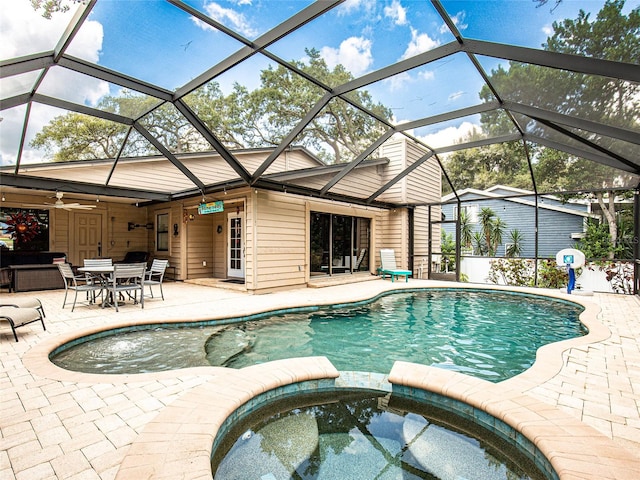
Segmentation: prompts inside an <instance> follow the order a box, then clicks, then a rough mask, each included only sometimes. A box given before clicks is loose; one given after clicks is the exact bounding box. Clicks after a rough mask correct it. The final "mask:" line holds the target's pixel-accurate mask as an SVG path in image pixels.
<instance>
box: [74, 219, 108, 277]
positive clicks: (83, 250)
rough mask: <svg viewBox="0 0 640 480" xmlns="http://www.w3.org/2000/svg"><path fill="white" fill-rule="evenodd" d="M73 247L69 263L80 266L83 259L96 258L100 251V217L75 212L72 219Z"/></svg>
mask: <svg viewBox="0 0 640 480" xmlns="http://www.w3.org/2000/svg"><path fill="white" fill-rule="evenodd" d="M73 224H74V236H75V245H74V246H73V247H74V248H73V252H74V253H73V254H72V255H71V257H72V258H71V259H70V261H71V262H72V263H73V264H74V265H82V262H83V261H84V259H85V258H98V257H101V256H102V255H103V253H104V252H103V250H102V215H101V214H100V213H80V212H76V213H75V214H74V218H73Z"/></svg>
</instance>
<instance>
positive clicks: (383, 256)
mask: <svg viewBox="0 0 640 480" xmlns="http://www.w3.org/2000/svg"><path fill="white" fill-rule="evenodd" d="M379 272H380V275H381V276H382V278H383V279H384V278H386V276H387V275H389V276H390V277H391V281H392V282H393V281H394V280H395V279H396V278H397V277H402V276H404V277H405V281H406V282H408V281H409V277H410V276H412V275H413V272H411V270H403V269H401V268H398V267H397V266H396V253H395V252H394V251H393V249H391V248H382V249H380V270H379Z"/></svg>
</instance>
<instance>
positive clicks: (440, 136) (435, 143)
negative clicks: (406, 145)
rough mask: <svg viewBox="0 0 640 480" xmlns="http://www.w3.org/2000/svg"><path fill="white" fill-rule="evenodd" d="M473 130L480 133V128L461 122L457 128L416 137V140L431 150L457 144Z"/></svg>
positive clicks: (444, 129) (448, 128) (447, 128)
mask: <svg viewBox="0 0 640 480" xmlns="http://www.w3.org/2000/svg"><path fill="white" fill-rule="evenodd" d="M474 130H475V131H480V130H481V127H480V126H479V125H476V124H474V123H471V122H462V123H461V124H460V125H459V126H457V127H446V128H443V129H442V130H439V131H437V132H435V133H429V134H427V135H424V136H418V137H417V138H419V139H420V140H422V141H423V142H424V143H426V144H427V145H429V146H430V147H431V148H441V147H446V146H449V145H454V144H456V143H458V142H459V141H460V140H461V139H463V138H466V137H468V136H469V134H470V133H472V132H473V131H474Z"/></svg>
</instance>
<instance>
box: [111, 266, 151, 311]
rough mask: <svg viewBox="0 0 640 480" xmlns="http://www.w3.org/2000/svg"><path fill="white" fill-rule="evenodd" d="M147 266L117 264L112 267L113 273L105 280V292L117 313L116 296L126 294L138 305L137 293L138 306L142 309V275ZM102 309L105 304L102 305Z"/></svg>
mask: <svg viewBox="0 0 640 480" xmlns="http://www.w3.org/2000/svg"><path fill="white" fill-rule="evenodd" d="M146 268H147V265H146V264H145V263H117V264H115V265H114V266H113V273H112V274H111V276H110V277H109V278H108V280H107V285H106V287H107V292H108V295H109V297H110V298H111V300H112V301H113V305H114V306H115V307H116V312H117V311H118V296H119V295H123V294H125V293H126V294H127V295H128V296H129V298H132V299H133V301H134V304H136V303H138V291H139V292H140V302H139V303H140V304H141V305H142V308H144V274H145V271H146ZM102 306H103V307H104V306H105V304H104V303H103V304H102Z"/></svg>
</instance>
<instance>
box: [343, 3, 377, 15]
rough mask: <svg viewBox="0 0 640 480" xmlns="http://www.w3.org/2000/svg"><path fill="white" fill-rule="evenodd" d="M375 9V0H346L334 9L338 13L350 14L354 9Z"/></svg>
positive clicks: (365, 10) (368, 10) (366, 10)
mask: <svg viewBox="0 0 640 480" xmlns="http://www.w3.org/2000/svg"><path fill="white" fill-rule="evenodd" d="M375 9H376V0H347V1H346V2H344V3H342V4H340V6H338V8H337V9H336V12H337V13H338V15H350V14H352V13H353V12H354V11H356V10H363V11H364V12H366V13H372V12H374V11H375Z"/></svg>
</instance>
